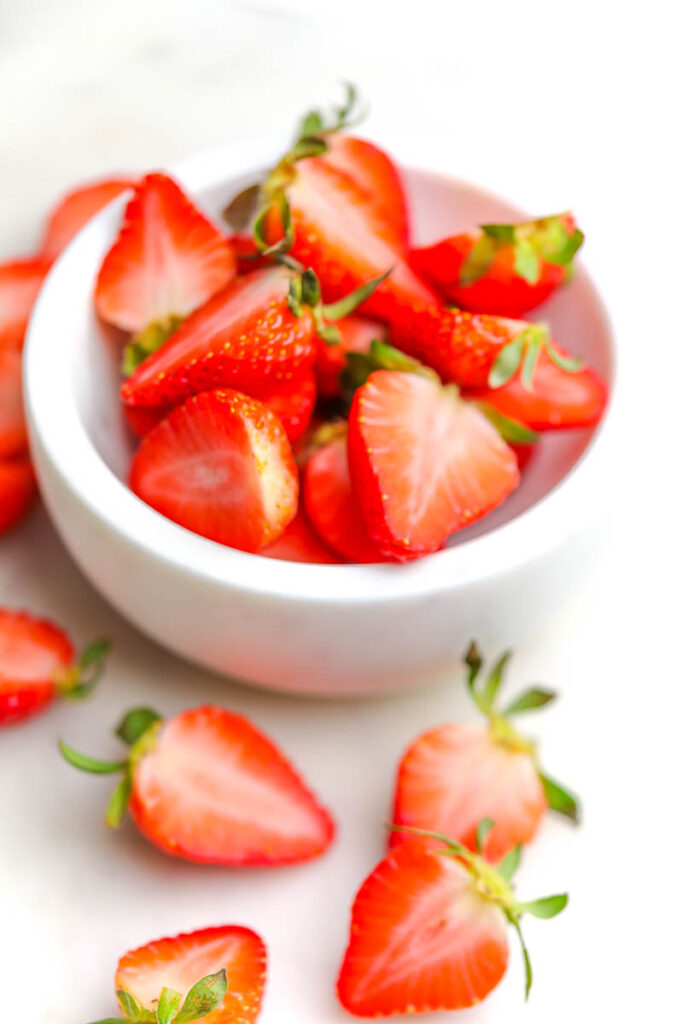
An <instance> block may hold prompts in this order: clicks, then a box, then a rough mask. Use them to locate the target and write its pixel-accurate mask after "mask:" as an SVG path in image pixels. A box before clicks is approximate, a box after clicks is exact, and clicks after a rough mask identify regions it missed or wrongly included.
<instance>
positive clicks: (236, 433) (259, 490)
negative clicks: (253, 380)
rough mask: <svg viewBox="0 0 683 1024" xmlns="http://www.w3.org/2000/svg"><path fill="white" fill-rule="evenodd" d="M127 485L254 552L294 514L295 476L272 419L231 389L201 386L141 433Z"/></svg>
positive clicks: (198, 529) (182, 519) (193, 525)
mask: <svg viewBox="0 0 683 1024" xmlns="http://www.w3.org/2000/svg"><path fill="white" fill-rule="evenodd" d="M129 483H130V487H131V489H132V490H133V491H134V492H135V494H137V495H138V497H140V498H142V500H143V501H145V502H147V504H148V505H151V506H152V508H155V509H156V510H157V511H158V512H160V513H161V514H162V515H164V516H166V517H167V518H168V519H172V520H173V521H174V522H176V523H179V524H180V525H181V526H184V527H185V528H186V529H188V530H193V531H194V532H195V533H199V534H201V535H202V536H204V537H208V538H209V539H211V540H215V541H218V542H219V543H220V544H227V545H229V546H230V547H235V548H240V549H241V550H243V551H259V550H260V549H261V548H263V547H266V546H267V545H268V544H270V543H272V542H273V541H274V540H276V539H277V538H278V537H279V536H280V535H281V534H282V533H283V532H284V530H285V528H286V527H287V525H288V524H289V523H290V522H291V520H292V519H293V518H294V516H295V514H296V510H297V502H298V495H299V482H298V476H297V470H296V466H295V464H294V460H293V458H292V451H291V447H290V444H289V441H288V439H287V435H286V434H285V431H284V428H283V426H282V424H281V423H280V421H279V420H278V418H277V417H276V416H275V415H274V413H272V412H271V411H270V409H268V408H267V407H266V406H265V405H264V404H263V403H262V402H259V401H257V400H256V399H253V398H248V397H247V396H246V395H243V394H240V393H239V392H237V391H231V390H228V389H224V390H219V389H216V390H213V391H204V392H202V393H201V394H198V395H194V396H193V397H192V398H190V399H188V401H187V402H186V403H185V404H184V405H182V406H180V407H179V408H177V409H174V410H173V411H172V412H171V413H170V414H169V415H168V416H167V417H166V418H165V419H164V420H162V421H161V422H160V423H159V424H158V425H157V426H155V427H153V429H152V430H150V432H149V433H148V434H146V435H145V437H144V438H143V440H142V442H141V444H140V447H139V449H138V451H137V452H136V454H135V456H134V458H133V462H132V465H131V468H130V476H129Z"/></svg>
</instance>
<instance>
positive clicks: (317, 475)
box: [303, 436, 384, 562]
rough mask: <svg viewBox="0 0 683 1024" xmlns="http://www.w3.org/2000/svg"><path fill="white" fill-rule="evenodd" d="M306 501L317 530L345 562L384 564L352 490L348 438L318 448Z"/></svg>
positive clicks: (309, 473)
mask: <svg viewBox="0 0 683 1024" xmlns="http://www.w3.org/2000/svg"><path fill="white" fill-rule="evenodd" d="M303 498H304V505H305V508H306V512H307V513H308V517H309V519H310V520H311V522H312V523H313V526H314V527H315V529H316V530H317V532H318V533H319V534H320V536H321V537H322V539H323V540H324V541H325V543H326V544H329V546H330V547H331V548H333V549H334V550H335V551H337V552H338V553H339V554H340V555H342V557H343V558H346V559H348V560H349V561H351V562H382V561H384V559H383V558H382V556H381V555H380V553H379V551H378V550H377V548H376V547H375V545H374V544H373V542H372V540H371V539H370V536H369V535H368V532H367V530H366V528H365V524H364V522H363V518H362V516H361V512H360V508H359V507H358V503H357V501H356V498H355V495H354V493H353V491H352V489H351V478H350V476H349V460H348V455H347V448H346V437H345V436H340V437H337V438H335V439H334V440H332V441H331V442H330V443H329V444H325V445H323V446H322V447H321V448H318V450H317V451H315V452H314V453H313V454H312V455H311V457H310V458H309V459H308V461H307V463H306V468H305V470H304V482H303Z"/></svg>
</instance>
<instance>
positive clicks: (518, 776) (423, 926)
mask: <svg viewBox="0 0 683 1024" xmlns="http://www.w3.org/2000/svg"><path fill="white" fill-rule="evenodd" d="M106 653H107V645H106V642H105V641H102V640H100V641H96V642H95V643H94V644H92V645H90V647H88V648H86V650H85V651H84V652H83V654H82V655H81V656H80V658H76V657H75V656H74V650H73V646H72V644H71V641H70V639H69V638H68V636H66V634H65V633H64V632H63V631H62V630H60V629H59V628H58V627H56V626H54V625H53V624H51V623H49V622H46V621H44V620H37V619H35V618H33V617H31V616H30V615H27V614H26V613H23V612H15V611H11V610H8V609H4V610H0V725H8V724H11V723H14V722H17V721H19V720H21V719H26V718H28V717H30V716H31V715H33V714H35V713H36V712H37V711H39V710H41V709H43V708H44V707H46V706H47V704H49V702H50V701H51V700H52V699H53V698H54V697H55V696H56V695H57V694H60V695H62V696H65V697H84V696H87V694H88V693H90V692H91V690H92V688H93V686H94V685H95V683H96V682H97V680H98V678H99V676H100V675H101V673H102V671H103V668H104V659H105V657H106ZM508 658H509V652H508V653H506V654H504V655H503V657H501V658H500V659H499V660H498V662H497V663H496V664H495V665H494V666H493V668H492V670H491V671H490V673H489V674H488V675H487V676H486V677H484V678H482V671H481V670H482V660H481V657H480V655H479V652H478V650H477V649H476V647H475V646H474V645H472V646H471V647H470V649H469V651H468V652H467V655H466V658H465V661H466V665H467V685H468V689H469V692H470V695H471V698H472V700H473V702H474V704H475V705H476V707H477V709H478V711H479V712H480V713H481V714H482V715H483V717H484V719H485V723H484V724H483V725H478V724H474V723H469V722H468V723H461V722H457V723H452V724H448V725H440V726H438V727H436V728H434V729H430V730H429V731H427V732H426V733H424V734H423V735H421V736H419V737H418V738H417V739H416V740H415V741H414V742H413V743H412V744H411V745H410V746H409V747H408V749H407V750H406V751H405V753H404V754H403V756H402V758H401V759H400V763H399V766H398V771H397V773H396V780H395V786H394V800H393V813H392V817H391V822H392V826H391V831H390V833H389V843H388V846H389V851H388V854H387V856H386V857H385V858H384V859H383V860H382V861H380V863H379V864H378V865H377V866H376V867H375V868H374V870H373V871H372V872H371V873H370V875H369V876H368V877H367V879H366V880H365V881H364V882H363V884H362V886H361V888H360V890H359V892H358V894H357V896H356V898H355V900H354V903H353V907H352V912H351V927H350V933H349V941H348V947H347V950H346V953H345V955H344V959H343V963H342V965H341V969H340V971H339V976H338V980H337V993H338V997H339V1000H340V1002H341V1004H342V1005H343V1006H344V1008H345V1009H346V1010H348V1011H349V1012H350V1013H352V1014H354V1015H356V1016H359V1017H380V1016H391V1015H394V1014H401V1013H412V1012H421V1011H428V1010H438V1009H453V1010H455V1009H461V1008H464V1007H469V1006H473V1005H475V1004H476V1003H478V1002H479V1001H480V1000H482V999H483V998H485V996H487V995H488V994H489V992H490V991H491V990H492V989H493V988H495V986H496V985H497V984H498V983H499V981H500V980H501V979H502V977H503V975H504V974H505V971H506V968H507V963H508V938H507V931H508V926H511V927H512V928H513V930H514V931H515V932H516V933H517V935H518V937H519V939H520V941H521V944H522V950H523V955H524V962H525V965H526V990H527V995H528V992H529V988H530V986H531V967H530V963H529V956H528V953H527V951H526V947H525V945H524V941H523V939H522V934H521V930H520V921H521V919H522V917H523V916H524V915H525V914H531V915H533V916H536V917H541V918H549V917H554V916H555V915H556V914H558V913H560V911H562V910H563V909H564V907H565V905H566V903H567V896H566V894H559V895H556V896H549V897H545V898H543V899H540V900H532V901H522V900H519V899H518V897H517V896H516V894H515V891H514V887H513V877H514V875H515V872H516V871H517V868H518V867H519V864H520V861H521V855H522V847H523V845H524V844H526V843H528V842H529V841H530V840H531V839H533V838H534V836H535V835H536V833H537V832H538V830H539V827H540V825H541V823H542V821H543V819H544V817H545V815H546V812H547V810H548V809H549V808H550V809H553V810H555V811H557V812H559V813H561V814H563V815H565V816H566V817H568V818H569V819H571V820H573V821H576V820H577V819H578V806H577V801H576V799H575V798H574V797H573V796H572V794H571V793H570V792H568V791H567V790H566V789H564V787H562V786H560V785H559V784H558V783H557V782H555V781H554V780H553V779H551V778H550V777H549V776H548V775H547V774H546V773H545V772H544V771H543V770H542V768H541V767H540V764H539V758H538V752H537V749H536V745H535V744H534V743H533V742H532V741H530V740H529V739H527V738H526V737H525V736H523V735H522V734H521V733H519V732H518V731H517V729H516V727H515V725H514V724H513V723H514V720H515V719H516V717H517V716H519V715H521V714H524V713H528V712H531V711H534V710H535V709H537V708H541V707H544V706H545V705H547V704H549V703H550V702H551V701H552V700H553V699H554V698H555V694H554V693H553V692H552V691H550V690H545V689H541V688H538V687H534V688H531V689H528V690H525V691H524V692H522V693H521V694H519V695H518V696H517V697H516V698H514V699H513V700H511V701H510V702H508V703H507V704H506V705H504V706H503V707H501V706H500V700H499V695H500V689H501V684H502V682H503V675H504V671H505V667H506V664H507V661H508ZM116 736H117V737H118V738H119V740H120V741H121V742H122V744H123V745H124V747H125V752H124V753H123V754H122V756H121V757H120V758H118V759H117V760H107V761H102V760H98V759H95V758H93V757H90V756H89V755H85V754H82V753H80V752H78V751H76V750H74V749H72V748H71V747H69V746H68V745H67V744H66V743H64V742H63V741H60V743H59V747H60V750H61V753H62V755H63V757H64V758H65V759H66V760H67V761H68V762H69V763H70V764H71V765H73V766H74V767H75V768H78V769H80V770H82V771H85V772H92V773H95V774H97V775H103V774H112V775H118V776H119V777H120V778H119V782H118V783H117V785H116V787H115V789H114V791H113V793H112V796H111V799H110V801H109V805H108V808H107V811H106V816H105V820H106V823H107V825H109V826H110V827H112V828H115V827H117V826H118V825H119V824H120V822H121V820H122V818H123V816H124V814H125V813H126V811H128V813H129V814H130V816H131V818H132V820H133V822H134V824H135V826H136V827H137V829H138V830H139V831H140V832H141V833H142V835H143V836H144V837H145V838H146V839H147V840H148V841H149V842H151V843H153V844H154V845H155V846H156V847H158V848H159V849H160V850H163V851H164V852H165V853H167V854H170V855H172V856H175V857H182V858H184V859H185V860H188V861H192V862H194V863H196V864H214V865H222V866H225V867H231V868H242V867H250V866H260V867H271V868H277V867H278V866H280V865H284V864H292V863H297V862H302V861H308V860H311V859H313V858H316V857H319V856H320V855H322V854H324V853H325V852H326V851H327V849H328V848H329V846H330V845H331V843H332V842H333V841H334V838H335V833H336V826H335V823H334V820H333V818H332V816H331V815H330V813H329V812H328V811H327V810H325V808H324V807H323V806H322V804H321V803H320V801H319V800H318V798H317V797H316V796H315V795H314V794H313V792H312V791H311V790H310V789H309V788H308V786H307V785H306V783H305V782H304V781H303V780H302V778H301V776H300V775H299V773H298V772H297V770H296V769H295V767H294V766H293V765H292V763H291V762H290V761H289V760H288V758H286V757H285V755H284V754H283V753H282V752H281V751H280V750H279V748H278V747H277V745H276V744H275V743H274V742H273V741H272V740H271V739H270V738H269V737H268V736H266V735H264V733H263V732H261V731H260V730H259V729H258V728H257V727H256V726H255V725H253V724H252V723H251V722H250V721H248V720H247V719H246V718H244V717H242V716H240V715H236V714H233V713H231V712H229V711H227V710H225V709H223V708H220V707H217V706H215V705H205V706H202V707H198V708H193V709H190V710H188V711H183V712H181V713H180V714H177V715H175V716H173V717H172V718H169V719H163V718H162V717H161V716H160V715H159V714H157V712H156V711H154V710H152V709H151V708H149V707H139V708H135V709H133V710H131V711H129V712H128V713H127V714H125V715H124V717H123V718H122V720H121V721H120V723H119V724H118V726H117V728H116ZM265 980H266V951H265V946H264V944H263V941H262V940H261V938H260V937H259V936H258V935H256V934H255V933H254V932H253V931H251V930H250V929H248V928H245V927H243V926H241V925H239V926H237V925H226V926H224V927H219V928H209V929H202V930H200V931H198V932H193V933H191V934H185V935H179V936H177V937H176V938H166V939H161V940H158V941H154V942H150V943H149V944H147V945H145V946H142V947H140V948H139V949H136V950H134V951H132V952H130V953H127V954H126V955H125V956H124V957H122V959H121V960H120V961H119V965H118V969H117V972H116V989H117V996H118V1001H119V1006H120V1009H121V1010H122V1011H123V1012H124V1013H125V1015H126V1019H128V1020H129V1021H130V1022H133V1024H146V1022H154V1021H156V1022H158V1024H170V1022H171V1021H175V1022H176V1024H184V1022H187V1021H191V1020H194V1019H195V1018H199V1017H202V1016H205V1015H207V1020H211V1021H212V1022H214V1024H251V1022H253V1021H255V1020H256V1018H257V1016H258V1013H259V1008H260V1003H261V996H262V993H263V988H264V984H265ZM110 1022H111V1018H107V1020H106V1021H102V1022H99V1024H110Z"/></svg>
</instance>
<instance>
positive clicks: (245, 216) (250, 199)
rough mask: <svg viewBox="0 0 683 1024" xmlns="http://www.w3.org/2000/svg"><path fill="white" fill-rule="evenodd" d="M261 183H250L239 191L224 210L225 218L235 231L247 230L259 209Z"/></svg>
mask: <svg viewBox="0 0 683 1024" xmlns="http://www.w3.org/2000/svg"><path fill="white" fill-rule="evenodd" d="M260 192H261V186H260V185H249V187H248V188H243V189H242V191H241V192H238V193H237V195H236V196H235V197H234V199H231V201H230V202H229V203H228V205H227V206H226V207H225V209H224V210H223V214H222V216H223V220H224V221H225V223H226V224H227V225H228V226H229V227H231V228H232V230H233V231H246V229H247V228H248V227H249V225H250V224H251V222H252V220H253V219H254V215H255V214H256V211H257V209H258V200H259V194H260Z"/></svg>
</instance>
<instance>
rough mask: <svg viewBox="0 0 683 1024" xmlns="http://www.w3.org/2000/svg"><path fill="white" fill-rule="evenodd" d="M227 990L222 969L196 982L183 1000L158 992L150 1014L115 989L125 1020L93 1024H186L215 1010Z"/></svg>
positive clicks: (168, 991) (178, 995)
mask: <svg viewBox="0 0 683 1024" xmlns="http://www.w3.org/2000/svg"><path fill="white" fill-rule="evenodd" d="M227 990H228V976H227V971H226V969H225V968H223V969H222V970H220V971H217V972H216V973H215V974H207V976H206V977H205V978H202V979H201V980H200V981H198V982H197V983H196V985H193V986H192V988H191V989H190V991H189V992H188V993H187V995H186V996H185V999H184V1000H183V997H182V995H181V993H180V992H175V991H174V990H173V989H172V988H162V990H161V992H160V994H159V998H158V999H157V1000H156V1007H155V1009H153V1010H148V1009H146V1008H145V1007H144V1006H141V1005H140V1003H139V1002H138V1001H137V999H136V998H135V997H134V996H132V995H131V994H130V992H126V990H125V989H119V991H118V992H117V993H116V997H117V999H118V1001H119V1005H120V1007H121V1010H122V1011H123V1013H124V1014H125V1017H107V1018H106V1019H105V1020H98V1021H95V1022H94V1024H119V1022H120V1021H122V1020H123V1021H128V1024H189V1022H190V1021H193V1020H199V1019H200V1018H201V1017H206V1016H207V1014H209V1013H212V1012H213V1011H214V1010H217V1009H218V1007H219V1006H220V1005H221V1003H222V1002H223V1000H224V999H225V993H226V992H227Z"/></svg>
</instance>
